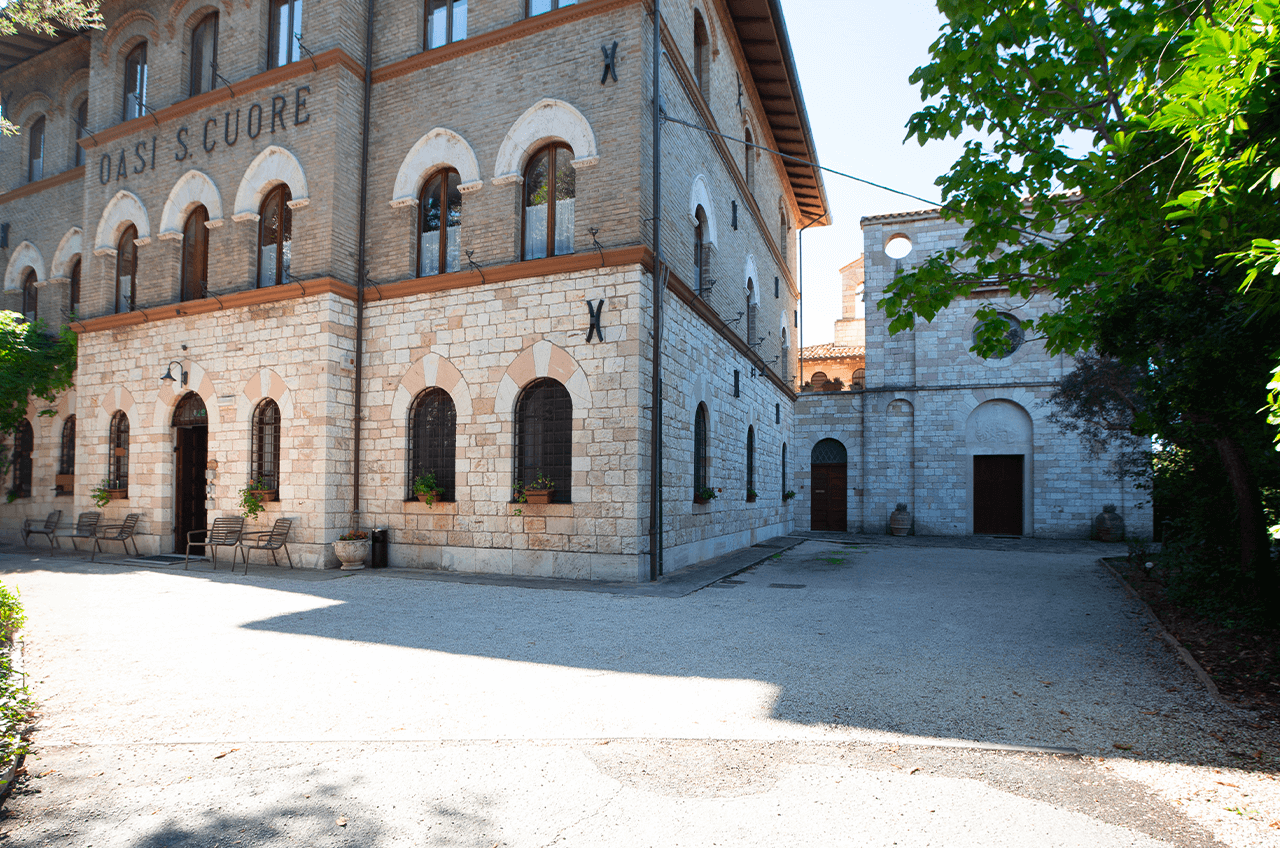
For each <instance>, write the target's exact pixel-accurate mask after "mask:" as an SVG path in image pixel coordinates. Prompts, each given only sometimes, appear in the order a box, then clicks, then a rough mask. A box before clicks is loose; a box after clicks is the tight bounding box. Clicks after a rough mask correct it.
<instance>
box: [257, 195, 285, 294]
mask: <svg viewBox="0 0 1280 848" xmlns="http://www.w3.org/2000/svg"><path fill="white" fill-rule="evenodd" d="M292 199H293V194H292V192H290V191H289V186H287V185H285V184H284V183H280V184H279V185H277V186H275V187H274V188H272V189H271V190H270V191H268V192H267V196H266V197H265V198H263V200H262V207H261V218H260V219H259V221H258V288H260V289H262V288H266V287H267V286H276V285H284V284H285V283H287V282H289V258H290V257H289V254H290V249H291V247H292V243H293V210H292V209H290V208H289V201H290V200H292Z"/></svg>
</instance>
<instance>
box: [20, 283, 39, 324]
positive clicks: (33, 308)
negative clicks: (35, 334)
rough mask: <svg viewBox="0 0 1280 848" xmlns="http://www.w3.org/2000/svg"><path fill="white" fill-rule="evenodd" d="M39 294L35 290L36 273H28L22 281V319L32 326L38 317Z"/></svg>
mask: <svg viewBox="0 0 1280 848" xmlns="http://www.w3.org/2000/svg"><path fill="white" fill-rule="evenodd" d="M39 292H40V290H39V289H37V288H36V272H35V271H28V272H27V276H26V277H24V278H23V280H22V317H24V318H26V319H27V320H28V321H30V322H31V323H33V324H34V323H35V320H36V318H38V317H40V309H39Z"/></svg>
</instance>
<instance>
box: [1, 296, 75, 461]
mask: <svg viewBox="0 0 1280 848" xmlns="http://www.w3.org/2000/svg"><path fill="white" fill-rule="evenodd" d="M76 343H77V339H76V334H75V333H73V332H71V330H70V328H65V327H64V328H63V331H62V334H61V335H57V336H54V335H49V334H47V333H46V332H45V331H44V325H43V323H42V322H40V321H37V322H35V323H30V324H29V323H27V321H26V319H24V318H23V317H22V316H21V315H19V314H18V313H17V312H8V311H0V445H2V444H3V440H6V439H7V438H8V436H9V435H10V434H12V433H13V432H14V431H15V430H17V428H18V424H19V423H20V422H21V421H22V419H23V418H25V417H26V415H27V410H28V408H29V407H30V405H31V402H32V399H33V398H34V399H36V400H37V401H44V402H45V403H47V404H50V405H52V404H54V403H56V402H57V400H58V395H59V394H60V393H62V392H64V391H66V390H67V389H69V388H71V385H72V379H73V377H74V375H75V368H76V346H77V344H76ZM39 414H41V415H53V414H54V410H53V409H51V408H49V409H44V410H41V411H40V413H39ZM11 461H12V460H11V457H10V453H9V451H8V450H4V449H0V474H3V473H4V472H5V471H7V469H8V467H9V464H10V462H11Z"/></svg>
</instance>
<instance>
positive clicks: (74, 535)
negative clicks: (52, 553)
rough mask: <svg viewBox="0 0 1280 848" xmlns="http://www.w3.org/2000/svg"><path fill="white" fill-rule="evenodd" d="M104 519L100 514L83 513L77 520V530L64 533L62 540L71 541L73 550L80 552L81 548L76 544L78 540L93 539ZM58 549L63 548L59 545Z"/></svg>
mask: <svg viewBox="0 0 1280 848" xmlns="http://www.w3.org/2000/svg"><path fill="white" fill-rule="evenodd" d="M101 519H102V513H100V512H82V513H80V517H79V518H77V519H76V529H75V530H72V531H71V532H70V533H63V534H62V538H64V539H70V540H71V547H72V549H73V550H77V551H78V550H80V546H79V545H77V544H76V539H92V538H93V537H94V534H95V533H96V532H97V530H98V522H99V521H100V520H101ZM58 547H62V546H61V545H59V546H58Z"/></svg>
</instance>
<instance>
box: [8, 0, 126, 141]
mask: <svg viewBox="0 0 1280 848" xmlns="http://www.w3.org/2000/svg"><path fill="white" fill-rule="evenodd" d="M0 6H2V8H0V38H2V37H5V36H10V35H16V34H18V33H19V32H21V31H22V30H24V29H25V30H30V31H31V32H35V33H39V34H40V35H46V36H52V35H54V34H56V33H57V31H58V29H59V28H62V29H68V30H73V31H78V30H82V29H99V28H101V27H102V15H101V14H100V13H99V11H98V6H99V3H98V0H8V2H6V3H3V4H0ZM18 129H19V128H18V127H17V126H16V125H15V124H13V123H11V122H10V121H9V116H8V115H0V132H3V133H4V134H5V135H13V134H15V133H17V132H18Z"/></svg>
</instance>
